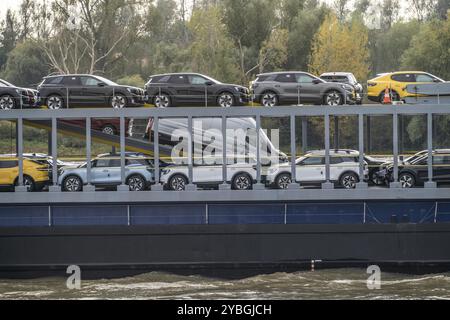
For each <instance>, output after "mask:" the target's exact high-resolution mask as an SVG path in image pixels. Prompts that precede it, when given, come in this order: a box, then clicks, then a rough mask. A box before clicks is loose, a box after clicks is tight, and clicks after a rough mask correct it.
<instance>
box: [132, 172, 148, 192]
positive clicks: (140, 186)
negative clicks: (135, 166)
mask: <svg viewBox="0 0 450 320" xmlns="http://www.w3.org/2000/svg"><path fill="white" fill-rule="evenodd" d="M127 185H128V186H129V188H130V191H145V189H146V187H145V185H146V182H145V179H144V178H143V177H142V176H140V175H133V176H131V177H129V178H128V179H127Z"/></svg>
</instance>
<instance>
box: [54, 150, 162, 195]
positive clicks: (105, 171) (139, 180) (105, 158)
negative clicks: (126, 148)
mask: <svg viewBox="0 0 450 320" xmlns="http://www.w3.org/2000/svg"><path fill="white" fill-rule="evenodd" d="M91 168H92V169H91V184H92V185H94V186H96V187H116V186H118V185H120V184H121V183H122V180H121V177H122V174H121V167H120V155H117V154H105V155H100V156H99V157H97V158H96V159H94V160H92V162H91ZM125 177H126V180H125V181H126V184H127V185H128V186H129V187H130V191H144V190H146V189H148V188H149V187H150V186H151V184H152V183H154V166H153V161H151V160H149V159H147V158H145V157H144V156H143V155H142V156H141V155H139V154H132V153H128V154H126V159H125ZM86 184H87V164H86V163H85V164H82V165H80V166H77V167H64V168H62V169H61V170H60V173H59V178H58V185H60V186H61V188H62V191H67V192H79V191H82V190H83V186H84V185H86Z"/></svg>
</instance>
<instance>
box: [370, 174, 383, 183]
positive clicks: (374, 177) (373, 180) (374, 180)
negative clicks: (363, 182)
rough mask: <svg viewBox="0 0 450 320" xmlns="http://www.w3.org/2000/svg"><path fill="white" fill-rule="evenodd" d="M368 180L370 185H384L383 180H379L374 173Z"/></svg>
mask: <svg viewBox="0 0 450 320" xmlns="http://www.w3.org/2000/svg"><path fill="white" fill-rule="evenodd" d="M370 180H372V183H373V184H374V185H376V186H381V185H383V184H384V180H383V179H380V177H379V176H378V175H377V173H376V172H374V173H372V177H371V178H370Z"/></svg>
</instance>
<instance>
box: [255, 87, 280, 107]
mask: <svg viewBox="0 0 450 320" xmlns="http://www.w3.org/2000/svg"><path fill="white" fill-rule="evenodd" d="M260 103H261V105H262V106H263V107H266V108H273V107H276V106H278V105H279V103H280V100H279V98H278V95H277V94H276V93H275V92H273V91H266V92H264V93H263V94H261V100H260Z"/></svg>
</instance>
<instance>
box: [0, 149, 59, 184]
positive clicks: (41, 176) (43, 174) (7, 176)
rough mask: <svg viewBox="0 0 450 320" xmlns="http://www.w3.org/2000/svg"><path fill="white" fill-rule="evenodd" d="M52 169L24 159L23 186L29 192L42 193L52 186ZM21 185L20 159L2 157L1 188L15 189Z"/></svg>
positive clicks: (0, 158) (0, 159) (46, 165)
mask: <svg viewBox="0 0 450 320" xmlns="http://www.w3.org/2000/svg"><path fill="white" fill-rule="evenodd" d="M49 173H50V167H49V165H48V164H43V163H40V162H38V161H35V160H30V159H25V158H24V159H23V179H24V180H23V185H24V186H25V187H27V189H28V191H30V192H31V191H41V190H42V189H43V188H44V187H45V186H47V185H49V184H50V177H49ZM18 184H19V159H18V158H16V157H3V156H2V157H0V187H6V188H9V189H10V188H14V187H15V186H17V185H18Z"/></svg>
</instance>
